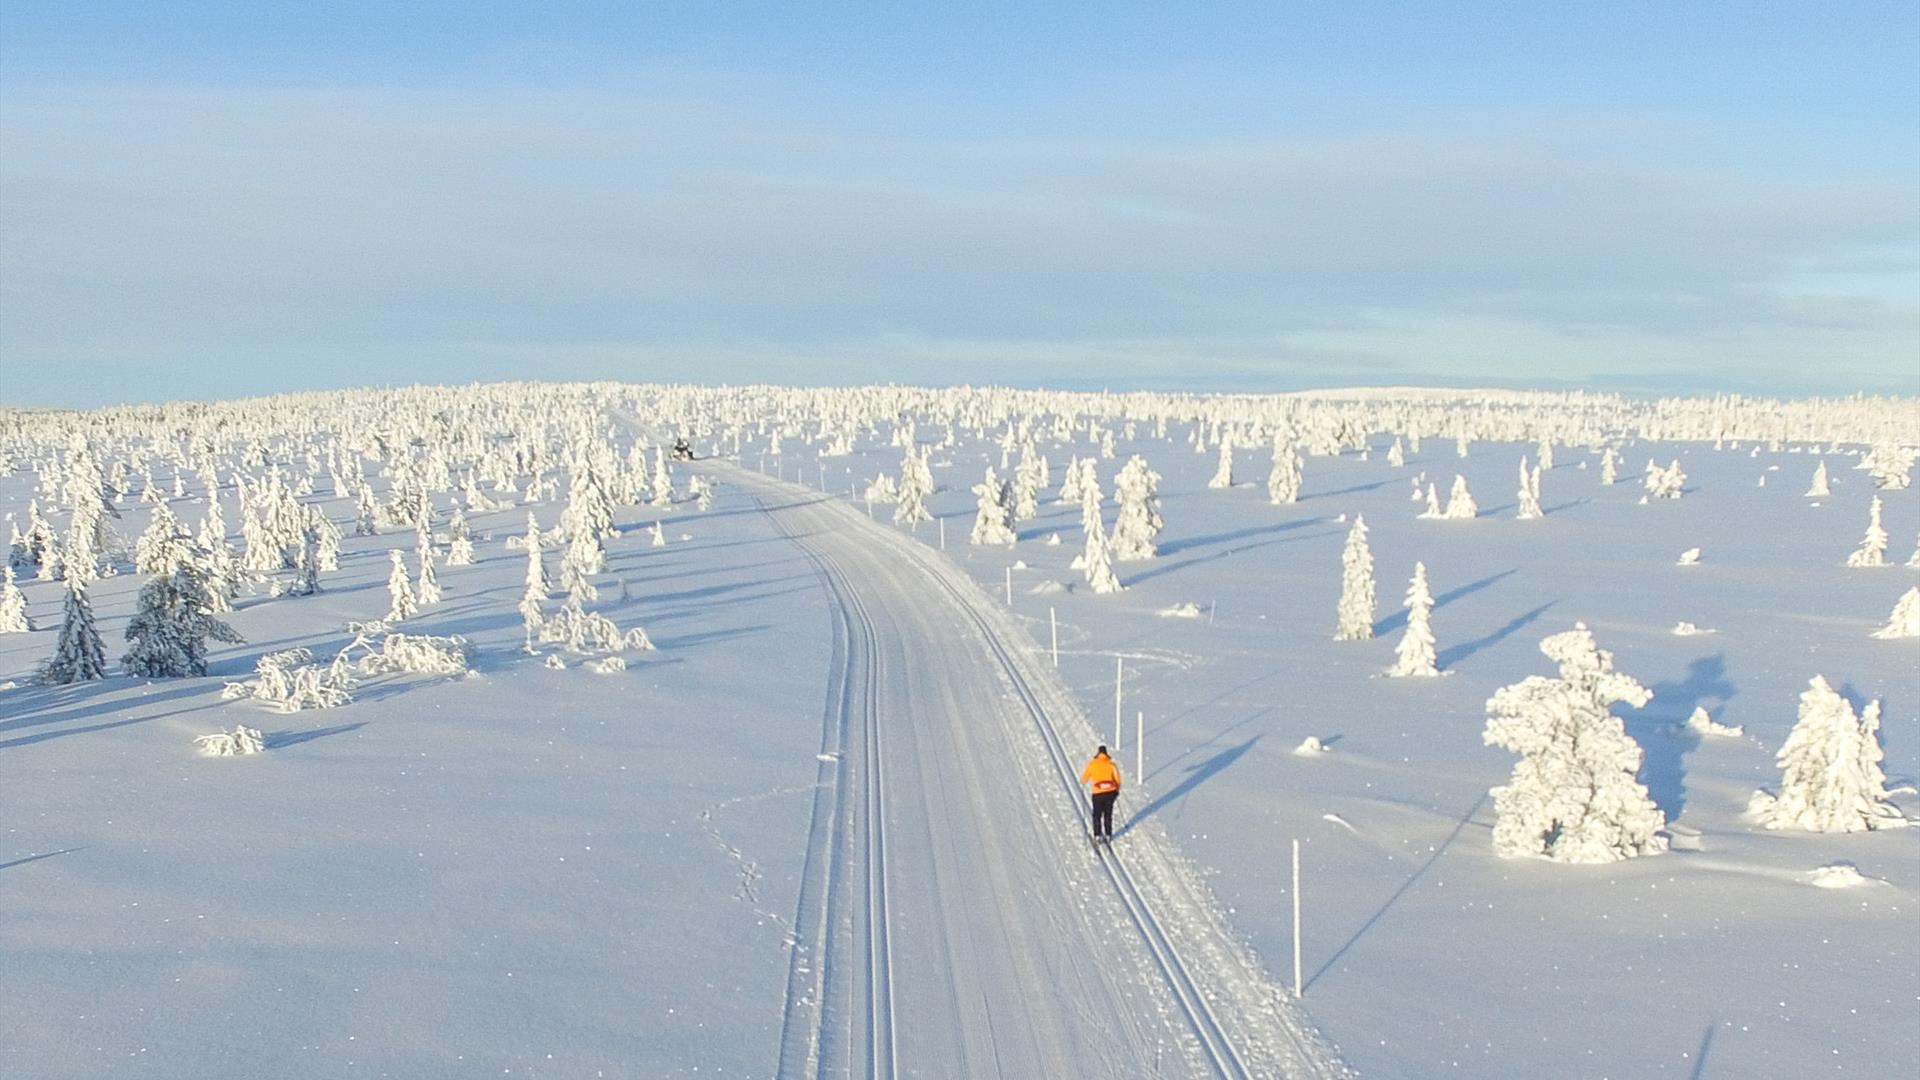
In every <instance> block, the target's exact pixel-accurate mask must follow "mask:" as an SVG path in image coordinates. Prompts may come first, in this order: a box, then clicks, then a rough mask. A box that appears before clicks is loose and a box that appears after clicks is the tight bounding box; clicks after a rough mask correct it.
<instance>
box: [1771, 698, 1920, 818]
mask: <svg viewBox="0 0 1920 1080" xmlns="http://www.w3.org/2000/svg"><path fill="white" fill-rule="evenodd" d="M1881 758H1882V752H1881V749H1880V703H1879V702H1878V701H1872V702H1869V703H1868V704H1867V707H1866V708H1865V709H1863V710H1861V713H1860V715H1859V716H1857V717H1856V716H1855V715H1854V713H1853V705H1852V704H1851V703H1850V702H1848V701H1847V699H1846V698H1843V697H1841V696H1840V695H1839V694H1838V693H1836V692H1835V691H1834V689H1833V687H1831V686H1829V685H1827V680H1826V679H1825V678H1824V677H1822V676H1819V675H1815V676H1814V677H1813V680H1812V682H1811V683H1810V684H1809V685H1808V687H1807V690H1806V691H1805V692H1804V693H1802V694H1801V695H1800V719H1799V722H1798V723H1796V724H1794V725H1793V731H1791V732H1790V733H1788V735H1787V741H1786V742H1785V743H1784V744H1782V745H1781V747H1780V752H1779V753H1778V754H1777V755H1775V757H1774V760H1775V762H1777V763H1778V764H1779V766H1780V793H1779V794H1778V795H1776V796H1773V797H1772V798H1765V797H1762V798H1760V799H1759V800H1757V801H1756V804H1755V809H1757V810H1758V812H1759V816H1760V820H1761V822H1762V823H1764V824H1765V825H1766V827H1767V828H1769V829H1805V830H1807V831H1808V832H1822V833H1832V832H1860V831H1862V830H1866V829H1885V828H1889V827H1894V826H1899V825H1905V824H1906V823H1907V820H1906V818H1905V817H1904V816H1902V815H1901V813H1900V811H1899V810H1898V809H1897V808H1896V807H1894V805H1893V804H1892V803H1890V802H1888V801H1887V776H1886V773H1884V772H1882V771H1881V769H1880V761H1881Z"/></svg>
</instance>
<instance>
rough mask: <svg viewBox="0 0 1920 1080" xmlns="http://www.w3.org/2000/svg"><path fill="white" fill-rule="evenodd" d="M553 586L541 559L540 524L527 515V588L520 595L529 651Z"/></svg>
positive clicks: (529, 513) (522, 618)
mask: <svg viewBox="0 0 1920 1080" xmlns="http://www.w3.org/2000/svg"><path fill="white" fill-rule="evenodd" d="M549 591H551V586H550V585H549V584H548V583H547V566H546V563H545V561H543V560H542V559H541V557H540V522H538V521H537V520H535V519H534V516H533V514H532V512H531V511H529V512H528V514H527V587H526V589H525V590H524V591H523V592H522V593H521V595H520V619H521V621H522V622H523V623H525V624H526V631H527V649H528V650H529V651H531V650H532V649H533V638H534V634H535V633H536V632H537V631H538V630H539V629H540V609H541V606H542V605H543V604H545V603H546V602H547V593H548V592H549Z"/></svg>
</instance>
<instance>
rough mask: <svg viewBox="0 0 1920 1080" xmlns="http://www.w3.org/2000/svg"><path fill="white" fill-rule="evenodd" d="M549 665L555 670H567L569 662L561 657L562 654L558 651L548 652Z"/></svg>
mask: <svg viewBox="0 0 1920 1080" xmlns="http://www.w3.org/2000/svg"><path fill="white" fill-rule="evenodd" d="M547 667H549V668H551V669H552V670H554V671H565V670H567V662H566V661H565V660H562V659H560V656H559V654H557V653H548V654H547Z"/></svg>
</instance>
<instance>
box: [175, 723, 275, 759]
mask: <svg viewBox="0 0 1920 1080" xmlns="http://www.w3.org/2000/svg"><path fill="white" fill-rule="evenodd" d="M193 741H194V745H196V746H198V747H199V748H200V752H201V753H202V754H205V755H206V756H208V757H239V756H241V755H243V754H258V753H260V752H261V751H263V750H265V749H266V748H267V744H266V740H264V739H263V738H261V736H260V729H259V728H250V727H248V726H246V725H245V724H238V725H235V726H234V729H233V730H232V731H216V732H214V733H213V734H211V735H200V736H197V737H196V738H195V739H194V740H193Z"/></svg>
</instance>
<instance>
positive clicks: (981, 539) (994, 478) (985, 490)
mask: <svg viewBox="0 0 1920 1080" xmlns="http://www.w3.org/2000/svg"><path fill="white" fill-rule="evenodd" d="M1002 486H1003V485H1002V484H1001V482H1000V476H999V474H998V473H996V472H994V469H993V466H992V465H988V466H987V475H986V478H985V479H983V480H981V481H980V482H979V483H978V484H975V485H974V486H973V493H974V494H975V495H978V496H979V497H980V502H979V512H978V513H976V514H975V515H974V519H973V536H972V538H971V539H972V541H973V543H975V544H995V545H1001V546H1004V547H1012V546H1013V543H1014V539H1015V538H1014V532H1013V530H1012V529H1011V528H1009V527H1008V526H1007V507H1006V504H1005V503H1003V502H1002V501H1001V500H1002V497H1003V494H1004V493H1003V491H1002Z"/></svg>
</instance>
